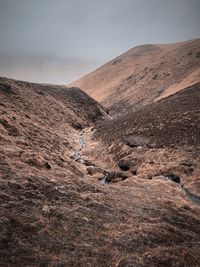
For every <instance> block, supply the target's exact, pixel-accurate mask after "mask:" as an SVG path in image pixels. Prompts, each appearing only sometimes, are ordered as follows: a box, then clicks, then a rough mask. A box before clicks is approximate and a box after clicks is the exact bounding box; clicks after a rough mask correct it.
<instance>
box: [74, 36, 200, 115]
mask: <svg viewBox="0 0 200 267" xmlns="http://www.w3.org/2000/svg"><path fill="white" fill-rule="evenodd" d="M199 73H200V39H196V40H190V41H186V42H182V43H177V44H169V45H141V46H138V47H135V48H133V49H131V50H129V51H128V52H127V53H125V54H123V55H121V56H119V57H117V58H116V59H114V60H112V61H110V62H108V63H107V64H105V65H104V66H102V67H100V68H99V69H97V70H96V71H94V72H92V73H90V74H88V75H87V76H85V77H83V78H81V79H80V80H78V81H76V82H74V83H73V85H75V86H79V87H80V88H82V89H83V90H85V91H86V92H87V93H88V94H89V95H91V96H92V97H94V98H95V99H96V100H98V101H100V102H101V103H103V104H104V105H105V106H106V107H108V108H109V109H110V112H111V114H112V115H116V114H118V113H123V112H127V110H129V109H130V108H131V109H134V110H136V109H138V108H140V107H141V106H144V105H146V104H150V103H152V102H153V101H155V100H156V99H160V98H161V97H165V96H167V95H170V94H173V93H174V92H177V91H178V90H181V89H183V88H185V87H187V86H190V85H192V84H195V83H197V82H199V81H200V78H199V77H200V75H199Z"/></svg>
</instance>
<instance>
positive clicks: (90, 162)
mask: <svg viewBox="0 0 200 267" xmlns="http://www.w3.org/2000/svg"><path fill="white" fill-rule="evenodd" d="M85 165H86V166H93V167H95V164H94V163H93V162H92V161H91V160H88V159H86V160H85Z"/></svg>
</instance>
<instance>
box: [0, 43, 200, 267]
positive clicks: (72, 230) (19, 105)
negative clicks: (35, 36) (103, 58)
mask: <svg viewBox="0 0 200 267" xmlns="http://www.w3.org/2000/svg"><path fill="white" fill-rule="evenodd" d="M199 44H200V43H199V40H193V41H189V42H185V43H181V44H176V45H166V46H165V45H161V46H154V45H153V46H152V45H147V46H141V47H138V48H134V49H133V50H130V51H129V52H128V53H126V54H124V55H123V56H121V57H119V58H118V59H115V60H113V61H112V62H111V63H108V64H106V65H105V66H104V67H102V68H101V69H99V70H97V71H96V72H94V73H93V74H89V75H88V76H87V77H86V78H83V79H82V80H80V81H79V82H80V85H81V83H82V82H83V81H84V79H85V81H86V82H84V83H85V84H88V89H86V88H84V87H83V89H84V90H85V91H86V92H88V93H89V94H91V95H92V96H93V97H94V98H96V99H98V100H100V101H101V103H103V104H106V110H107V108H109V109H110V111H111V112H110V114H109V115H108V114H107V113H106V112H105V109H104V107H103V106H102V105H101V104H99V103H98V102H97V101H96V100H94V99H92V98H91V97H90V96H89V95H87V94H86V93H84V92H83V91H82V90H81V89H79V88H76V87H72V88H71V87H65V86H55V85H47V84H33V83H28V82H21V81H15V80H10V79H6V78H0V114H1V115H0V151H1V153H0V176H1V183H0V205H1V209H0V213H1V216H0V266H17V267H18V266H19V267H20V266H50V267H51V266H52V267H54V266H55V267H61V266H67V267H68V266H69V267H73V266H74V267H79V266H80V267H85V266H88V267H96V266H97V267H149V266H151V267H171V266H178V267H199V266H200V265H199V262H200V178H199V176H200V156H199V151H200V82H199V81H198V80H199V75H198V73H199V64H200V61H199V60H200V59H199V56H198V53H199V51H200V47H199ZM161 59H162V61H161ZM176 60H177V61H176ZM133 61H134V64H133ZM159 62H160V63H159ZM161 62H163V63H162V64H161ZM178 62H179V64H178ZM175 63H176V64H175ZM160 64H161V65H160ZM163 65H164V66H165V68H164V67H161V66H163ZM120 66H121V67H120ZM115 68H116V69H117V72H115V71H114V69H115ZM145 68H148V69H146V72H145V71H144V69H145ZM151 68H153V69H152V70H150V69H151ZM164 69H165V72H166V73H170V75H165V74H164ZM99 73H101V75H99ZM133 73H134V75H133ZM156 74H157V75H158V76H156V78H155V77H154V76H155V75H156ZM132 75H133V76H132ZM152 75H153V77H154V79H153V78H152ZM114 76H115V80H112V77H114ZM127 76H129V77H128V78H125V77H127ZM130 76H131V77H130ZM140 76H141V79H140V78H139V77H140ZM143 76H144V77H143ZM168 76H170V77H168ZM91 77H92V79H91V80H90V78H91ZM94 77H95V78H94ZM158 77H159V78H158ZM93 78H94V79H93ZM125 79H126V82H124V83H123V82H122V81H124V80H125ZM135 79H136V80H135ZM138 79H139V80H140V81H141V84H140V81H139V80H138ZM79 82H78V83H79ZM75 84H77V83H75ZM121 84H124V86H121ZM89 86H90V87H89ZM160 86H162V90H161V87H160ZM112 100H113V102H112ZM124 113H125V114H124ZM112 114H114V116H111V115H112Z"/></svg>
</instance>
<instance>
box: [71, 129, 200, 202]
mask: <svg viewBox="0 0 200 267" xmlns="http://www.w3.org/2000/svg"><path fill="white" fill-rule="evenodd" d="M84 134H85V132H84V130H82V131H81V132H80V136H79V139H78V144H79V148H78V149H77V150H75V152H74V156H73V158H74V160H75V161H77V162H79V163H81V164H85V160H84V159H83V158H82V155H81V152H82V150H83V148H84V147H85V146H86V142H85V136H84ZM106 178H107V176H104V177H103V178H102V179H101V180H100V183H101V184H107V182H106ZM166 178H167V179H168V180H171V181H173V180H172V179H170V178H169V177H166ZM173 182H174V181H173ZM178 184H179V182H178ZM179 185H180V184H179ZM180 187H181V188H182V190H183V191H184V193H185V195H186V197H187V198H188V199H189V200H190V201H191V202H192V203H193V204H195V205H198V206H200V197H199V196H195V195H194V194H192V193H191V192H190V191H189V190H188V189H186V188H185V187H184V186H183V185H180Z"/></svg>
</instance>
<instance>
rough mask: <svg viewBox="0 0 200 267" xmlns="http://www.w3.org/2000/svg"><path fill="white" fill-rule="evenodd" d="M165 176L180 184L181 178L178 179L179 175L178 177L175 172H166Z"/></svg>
mask: <svg viewBox="0 0 200 267" xmlns="http://www.w3.org/2000/svg"><path fill="white" fill-rule="evenodd" d="M165 177H166V178H167V179H170V180H171V181H173V182H175V183H178V184H180V181H181V179H180V177H179V176H178V175H176V174H173V173H169V174H166V175H165Z"/></svg>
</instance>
